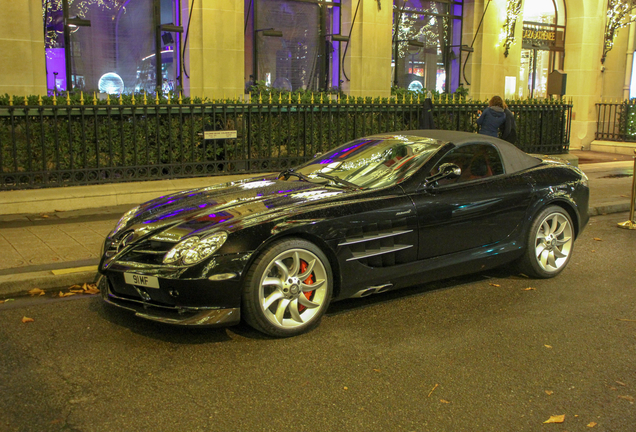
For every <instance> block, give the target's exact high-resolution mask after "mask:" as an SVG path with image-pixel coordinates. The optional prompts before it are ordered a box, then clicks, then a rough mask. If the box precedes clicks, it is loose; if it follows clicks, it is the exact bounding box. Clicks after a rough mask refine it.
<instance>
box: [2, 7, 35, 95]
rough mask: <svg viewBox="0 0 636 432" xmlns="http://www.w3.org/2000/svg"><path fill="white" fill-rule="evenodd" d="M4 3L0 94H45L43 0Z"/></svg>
mask: <svg viewBox="0 0 636 432" xmlns="http://www.w3.org/2000/svg"><path fill="white" fill-rule="evenodd" d="M2 6H3V8H2V15H1V17H0V43H2V52H3V54H4V55H3V58H2V61H1V62H0V77H2V80H0V94H5V93H8V94H9V95H17V96H24V95H27V94H29V95H32V94H37V95H45V94H46V63H45V57H44V21H43V18H42V0H19V1H15V0H14V1H5V2H2Z"/></svg>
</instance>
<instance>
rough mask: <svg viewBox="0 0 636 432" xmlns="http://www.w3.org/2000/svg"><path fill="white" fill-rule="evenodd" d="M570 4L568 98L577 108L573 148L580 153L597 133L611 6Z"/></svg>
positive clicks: (594, 0)
mask: <svg viewBox="0 0 636 432" xmlns="http://www.w3.org/2000/svg"><path fill="white" fill-rule="evenodd" d="M567 3H568V4H567V11H568V17H567V18H568V20H567V29H566V38H565V67H564V69H565V72H566V73H567V74H568V78H567V89H566V96H567V97H569V98H572V102H573V104H574V108H573V114H572V129H571V133H570V148H572V149H577V150H578V149H580V148H581V147H584V148H588V147H589V144H590V143H591V142H592V140H593V139H594V133H595V132H596V119H597V116H596V105H595V104H596V102H598V101H599V100H600V97H601V94H602V72H601V56H602V55H603V40H604V39H603V36H604V32H605V20H606V8H607V2H600V1H598V0H569V1H568V2H567ZM610 53H611V51H610ZM619 82H621V81H619Z"/></svg>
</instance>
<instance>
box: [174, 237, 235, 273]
mask: <svg viewBox="0 0 636 432" xmlns="http://www.w3.org/2000/svg"><path fill="white" fill-rule="evenodd" d="M225 240H227V233H226V232H225V231H221V232H217V233H214V234H212V235H209V236H207V237H203V238H199V237H196V236H195V237H190V238H187V239H185V240H183V241H182V242H180V243H179V244H177V245H176V246H175V247H173V248H172V249H170V250H169V251H168V253H167V254H165V255H164V257H163V263H164V264H174V263H178V262H181V263H183V264H185V265H192V264H196V263H198V262H201V261H203V260H204V259H206V258H207V257H209V256H210V255H212V254H213V253H214V252H216V251H217V250H218V249H219V248H220V247H221V246H223V243H225Z"/></svg>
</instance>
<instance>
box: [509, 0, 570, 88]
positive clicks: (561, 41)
mask: <svg viewBox="0 0 636 432" xmlns="http://www.w3.org/2000/svg"><path fill="white" fill-rule="evenodd" d="M559 3H561V4H559ZM564 9H565V8H564V7H563V5H562V2H559V1H556V0H534V1H526V2H525V7H524V10H523V44H522V49H521V67H520V71H519V86H518V95H517V96H519V97H535V98H542V97H546V96H548V92H547V88H548V75H549V74H550V72H552V71H553V70H555V69H558V70H563V61H564V47H565V18H566V17H565V10H564Z"/></svg>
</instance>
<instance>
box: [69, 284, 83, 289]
mask: <svg viewBox="0 0 636 432" xmlns="http://www.w3.org/2000/svg"><path fill="white" fill-rule="evenodd" d="M80 288H82V287H81V286H79V285H71V286H70V287H68V289H80Z"/></svg>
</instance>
